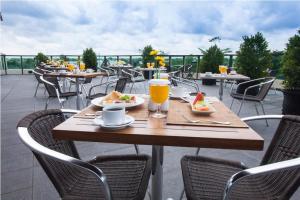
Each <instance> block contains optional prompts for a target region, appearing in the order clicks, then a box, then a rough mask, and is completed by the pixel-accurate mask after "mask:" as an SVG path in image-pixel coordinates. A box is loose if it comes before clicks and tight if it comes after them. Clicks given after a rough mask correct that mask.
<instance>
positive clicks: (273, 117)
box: [241, 115, 283, 122]
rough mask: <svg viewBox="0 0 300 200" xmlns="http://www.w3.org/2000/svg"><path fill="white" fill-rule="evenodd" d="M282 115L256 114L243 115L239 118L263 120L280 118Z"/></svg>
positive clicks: (245, 120) (243, 119) (246, 120)
mask: <svg viewBox="0 0 300 200" xmlns="http://www.w3.org/2000/svg"><path fill="white" fill-rule="evenodd" d="M282 117H283V115H258V116H251V117H244V118H242V119H241V120H242V121H244V122H248V121H254V120H263V119H282Z"/></svg>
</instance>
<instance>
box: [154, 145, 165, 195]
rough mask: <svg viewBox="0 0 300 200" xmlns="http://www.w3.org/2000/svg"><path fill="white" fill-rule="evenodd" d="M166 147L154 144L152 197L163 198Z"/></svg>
mask: <svg viewBox="0 0 300 200" xmlns="http://www.w3.org/2000/svg"><path fill="white" fill-rule="evenodd" d="M163 160H164V147H163V146H157V145H153V146H152V188H151V189H152V192H151V196H152V197H151V199H155V200H162V191H163Z"/></svg>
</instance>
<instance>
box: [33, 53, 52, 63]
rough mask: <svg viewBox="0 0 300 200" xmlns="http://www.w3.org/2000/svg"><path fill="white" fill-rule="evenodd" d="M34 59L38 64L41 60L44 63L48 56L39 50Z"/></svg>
mask: <svg viewBox="0 0 300 200" xmlns="http://www.w3.org/2000/svg"><path fill="white" fill-rule="evenodd" d="M34 59H35V60H36V62H37V64H40V63H41V62H44V63H46V62H47V60H49V58H48V57H47V56H45V55H44V54H43V53H41V52H39V53H38V54H37V55H36V56H35V58H34Z"/></svg>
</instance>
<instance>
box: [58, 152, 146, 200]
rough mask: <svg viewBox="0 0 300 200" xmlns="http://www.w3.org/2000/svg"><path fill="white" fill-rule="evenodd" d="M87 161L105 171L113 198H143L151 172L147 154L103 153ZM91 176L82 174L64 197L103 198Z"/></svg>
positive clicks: (122, 199) (141, 199) (125, 199)
mask: <svg viewBox="0 0 300 200" xmlns="http://www.w3.org/2000/svg"><path fill="white" fill-rule="evenodd" d="M88 162H89V163H90V164H92V165H95V166H96V167H98V168H99V169H101V170H102V171H103V172H104V174H105V176H106V177H107V182H108V185H109V187H110V190H111V194H112V199H117V200H127V199H128V200H129V199H140V200H143V199H144V197H145V194H146V190H147V186H148V181H149V177H150V173H151V159H150V157H149V156H147V155H139V156H136V155H118V156H103V157H96V158H95V159H93V160H91V161H88ZM94 177H95V176H91V177H90V176H86V177H83V179H82V181H83V183H80V184H75V185H74V186H73V187H72V189H71V190H70V192H69V194H68V195H65V197H64V198H63V199H104V197H103V192H102V191H101V190H100V188H99V183H98V184H97V182H96V180H95V179H94Z"/></svg>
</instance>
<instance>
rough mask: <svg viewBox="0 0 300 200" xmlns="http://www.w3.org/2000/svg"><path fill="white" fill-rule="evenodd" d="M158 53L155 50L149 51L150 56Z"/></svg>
mask: <svg viewBox="0 0 300 200" xmlns="http://www.w3.org/2000/svg"><path fill="white" fill-rule="evenodd" d="M157 54H158V51H157V50H152V51H150V56H156V55H157Z"/></svg>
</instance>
